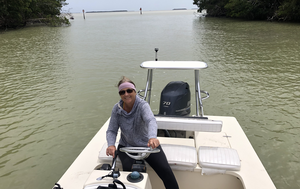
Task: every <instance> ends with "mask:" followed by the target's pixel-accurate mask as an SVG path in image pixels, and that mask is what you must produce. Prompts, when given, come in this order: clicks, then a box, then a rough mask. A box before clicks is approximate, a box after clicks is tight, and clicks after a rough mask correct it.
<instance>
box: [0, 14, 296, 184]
mask: <svg viewBox="0 0 300 189" xmlns="http://www.w3.org/2000/svg"><path fill="white" fill-rule="evenodd" d="M74 16H75V20H74V21H71V22H72V26H71V27H59V28H50V27H30V28H24V29H21V30H17V31H10V32H6V33H2V34H0V47H1V48H0V180H1V188H11V189H21V188H24V189H29V188H35V189H44V188H51V187H52V186H53V184H54V183H55V182H56V181H57V180H58V179H59V178H60V177H61V176H62V174H63V173H64V172H65V171H66V169H67V168H68V167H69V166H70V164H71V163H72V162H73V161H74V159H75V158H76V157H77V155H78V154H79V153H80V152H81V150H82V149H83V148H84V147H85V146H86V145H87V143H88V142H89V141H90V139H91V138H92V137H93V136H94V134H95V133H96V132H97V131H98V130H99V128H100V127H101V126H102V125H103V124H104V122H105V121H106V120H107V119H108V117H109V116H110V112H111V109H112V106H113V105H114V104H115V103H116V102H117V101H118V99H119V97H118V93H117V89H116V83H117V81H118V80H119V79H120V77H121V76H122V75H126V76H127V77H129V78H131V79H133V80H134V81H135V82H136V84H137V88H138V89H142V88H144V85H145V80H146V70H143V69H141V68H139V65H140V63H141V62H143V61H146V60H153V59H154V58H155V56H154V55H155V54H154V48H155V47H158V48H159V53H158V58H159V60H200V61H204V62H207V64H208V68H207V69H205V70H202V71H201V73H200V74H201V86H202V89H204V90H207V91H209V93H210V95H211V97H210V98H209V99H207V100H206V101H204V113H205V114H206V115H224V116H234V117H236V118H237V119H238V121H239V122H240V124H241V125H242V127H243V129H244V131H245V132H246V134H247V136H248V138H249V140H250V141H251V143H252V145H253V147H254V148H255V150H256V152H257V154H258V155H259V157H260V158H261V160H262V162H263V164H264V166H265V167H266V169H267V171H268V173H269V174H270V176H271V178H272V180H273V181H274V183H275V185H276V187H277V188H279V189H296V188H299V187H300V179H299V178H298V177H299V175H300V171H299V170H300V163H299V159H300V137H299V135H300V121H299V118H300V111H299V110H300V108H299V105H300V102H299V99H300V78H299V77H300V74H299V73H300V62H299V60H300V53H299V45H300V38H299V33H300V25H299V24H286V23H270V22H253V21H251V22H250V21H239V20H228V19H220V18H202V19H201V18H200V19H199V18H196V17H194V15H193V11H169V12H167V11H166V12H144V14H143V15H139V13H138V12H128V13H105V14H103V13H102V14H86V20H83V18H82V15H81V14H77V15H76V14H75V15H74ZM192 75H193V72H189V71H184V72H175V74H174V72H167V71H157V72H154V89H153V90H154V92H153V93H156V94H157V95H156V96H154V97H153V98H152V102H151V105H152V107H153V111H154V112H156V113H157V111H158V105H157V104H158V102H159V95H160V93H159V92H160V91H161V90H162V88H163V87H164V86H165V85H166V84H167V83H168V82H169V81H172V80H183V81H187V82H189V83H190V86H191V89H193V88H194V86H193V83H194V80H193V77H192ZM192 99H194V97H193V96H192ZM253 171H255V170H253Z"/></svg>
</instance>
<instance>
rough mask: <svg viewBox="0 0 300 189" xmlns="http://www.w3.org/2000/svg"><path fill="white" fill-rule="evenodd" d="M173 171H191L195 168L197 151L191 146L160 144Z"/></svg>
mask: <svg viewBox="0 0 300 189" xmlns="http://www.w3.org/2000/svg"><path fill="white" fill-rule="evenodd" d="M161 147H162V149H163V151H164V153H165V155H166V157H167V160H168V163H169V165H170V167H171V168H172V169H173V170H183V171H193V170H194V169H195V168H196V166H197V151H196V148H195V147H192V146H182V145H173V144H161Z"/></svg>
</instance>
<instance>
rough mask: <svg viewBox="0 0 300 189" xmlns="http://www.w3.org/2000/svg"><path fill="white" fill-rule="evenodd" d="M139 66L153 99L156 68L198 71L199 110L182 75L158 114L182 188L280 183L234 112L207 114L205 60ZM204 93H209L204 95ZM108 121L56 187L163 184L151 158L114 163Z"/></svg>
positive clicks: (267, 188)
mask: <svg viewBox="0 0 300 189" xmlns="http://www.w3.org/2000/svg"><path fill="white" fill-rule="evenodd" d="M156 52H157V51H156ZM140 67H141V68H144V69H148V75H147V83H146V87H145V89H144V90H141V91H139V96H140V97H141V98H143V99H145V100H147V101H148V103H150V97H151V89H152V77H153V71H154V70H155V69H171V70H172V69H173V70H174V69H175V70H191V71H194V74H195V96H196V115H194V116H189V115H188V114H189V113H190V92H189V85H188V84H187V83H185V82H182V81H179V82H170V83H169V84H168V85H167V86H166V87H165V88H164V90H163V92H162V94H161V102H160V103H161V104H160V111H159V114H158V115H156V116H155V117H156V121H157V124H158V128H159V131H158V139H159V140H160V143H161V146H162V148H163V150H164V152H165V154H166V156H167V159H168V162H169V164H170V166H171V168H172V169H173V172H174V174H175V177H176V179H177V182H178V184H179V187H180V188H182V189H188V188H203V189H216V188H223V189H273V188H275V186H274V184H273V182H272V180H271V179H270V177H269V175H268V173H267V171H266V170H265V168H264V166H263V164H262V163H261V161H260V159H259V157H258V156H257V154H256V153H255V151H254V149H253V147H252V146H251V144H250V142H249V140H248V138H247V137H246V135H245V133H244V132H243V130H242V128H241V126H240V125H239V123H238V122H237V120H236V119H235V118H234V117H222V116H207V115H205V116H204V113H203V105H202V100H203V99H205V98H208V97H209V94H208V93H207V92H205V91H202V90H200V82H199V71H200V70H201V69H204V68H206V67H207V64H206V63H204V62H199V61H147V62H143V63H142V64H141V65H140ZM142 93H143V94H144V95H143V96H142V95H141V94H142ZM201 93H205V94H206V95H205V97H204V98H203V97H201ZM150 106H151V104H150ZM108 123H109V119H108V121H107V122H106V123H105V124H104V125H103V127H102V128H101V129H100V130H99V132H98V133H97V134H96V135H95V137H94V138H93V139H92V140H91V141H90V143H89V144H88V145H87V146H86V148H85V149H84V150H83V151H82V152H81V154H80V155H79V156H78V157H77V159H76V160H75V161H74V162H73V164H72V165H71V166H70V167H69V169H68V170H67V171H66V172H65V174H64V175H63V176H62V177H61V179H60V180H59V181H58V182H57V184H56V186H55V187H54V188H56V189H59V188H63V189H101V188H127V189H151V188H153V189H162V188H164V185H163V183H162V181H161V180H160V179H159V177H158V176H157V175H156V173H155V172H154V171H153V170H152V169H151V167H150V166H149V165H147V164H146V165H145V166H146V168H147V171H146V172H145V171H144V172H143V171H135V172H124V171H122V166H121V162H120V160H119V159H118V158H117V159H116V160H115V161H114V165H112V164H113V159H112V157H108V156H106V154H105V151H106V148H107V143H106V137H105V135H106V130H107V127H108ZM117 141H118V139H117ZM116 145H117V144H116ZM147 150H148V149H143V150H142V152H141V153H138V154H139V155H140V154H141V155H144V154H147ZM137 152H138V151H137ZM109 164H110V165H112V168H111V166H110V165H109ZM118 169H119V170H120V171H117V170H118Z"/></svg>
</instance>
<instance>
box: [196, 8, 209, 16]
mask: <svg viewBox="0 0 300 189" xmlns="http://www.w3.org/2000/svg"><path fill="white" fill-rule="evenodd" d="M194 15H195V16H196V17H205V16H207V11H206V9H203V10H202V11H201V12H194Z"/></svg>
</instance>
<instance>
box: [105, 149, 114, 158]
mask: <svg viewBox="0 0 300 189" xmlns="http://www.w3.org/2000/svg"><path fill="white" fill-rule="evenodd" d="M115 151H116V147H115V146H109V147H107V148H106V155H107V156H109V155H111V156H112V157H113V158H115Z"/></svg>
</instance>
